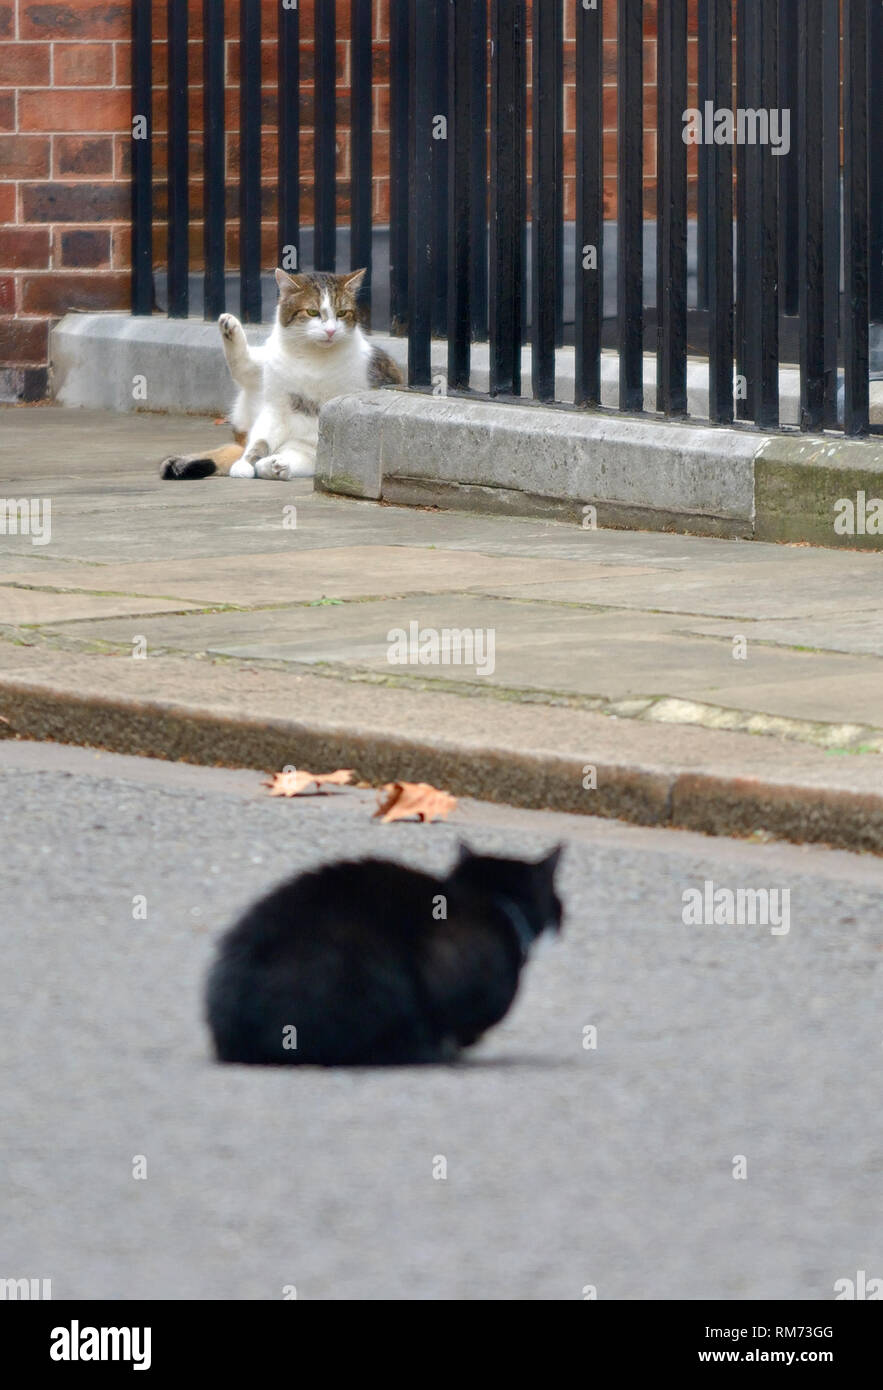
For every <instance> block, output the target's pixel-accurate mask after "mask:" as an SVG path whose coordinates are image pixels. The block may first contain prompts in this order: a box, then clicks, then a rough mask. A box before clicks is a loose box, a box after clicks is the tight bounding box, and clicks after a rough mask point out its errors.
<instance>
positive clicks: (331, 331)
mask: <svg viewBox="0 0 883 1390" xmlns="http://www.w3.org/2000/svg"><path fill="white" fill-rule="evenodd" d="M325 332H326V333H327V334H328V339H329V341H330V340H331V339H332V338H333V337H334V335H335V333H336V332H337V329H336V328H332V327H331V326H330V325H328V326H327V327H326V329H325Z"/></svg>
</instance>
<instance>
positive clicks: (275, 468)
mask: <svg viewBox="0 0 883 1390" xmlns="http://www.w3.org/2000/svg"><path fill="white" fill-rule="evenodd" d="M255 472H256V473H257V475H258V477H259V478H272V479H273V480H274V481H275V482H278V483H287V482H290V481H291V479H292V478H296V477H297V476H298V475H297V473H293V472H292V470H291V464H290V462H289V461H288V460H287V459H286V458H285V456H284V455H283V454H269V455H268V456H267V457H266V458H262V459H259V460H258V462H257V464H256V465H255Z"/></svg>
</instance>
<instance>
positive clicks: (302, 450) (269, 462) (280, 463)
mask: <svg viewBox="0 0 883 1390" xmlns="http://www.w3.org/2000/svg"><path fill="white" fill-rule="evenodd" d="M254 467H255V472H256V473H257V476H258V477H259V478H272V479H274V480H275V481H276V482H282V483H288V482H291V480H292V479H293V478H312V477H313V474H314V473H315V471H316V451H315V449H311V448H310V446H309V445H308V444H297V445H285V446H284V447H283V448H281V449H280V450H279V451H278V452H277V453H275V454H268V455H267V456H266V457H265V458H262V459H260V460H258V461H257V462H256V463H255V466H254Z"/></svg>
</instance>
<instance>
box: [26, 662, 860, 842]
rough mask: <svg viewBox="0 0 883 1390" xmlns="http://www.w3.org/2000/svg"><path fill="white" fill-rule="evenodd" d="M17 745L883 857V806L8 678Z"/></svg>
mask: <svg viewBox="0 0 883 1390" xmlns="http://www.w3.org/2000/svg"><path fill="white" fill-rule="evenodd" d="M0 714H2V716H3V718H4V719H5V720H7V721H8V723H6V724H3V725H0V729H2V732H3V734H4V735H5V736H6V737H16V736H17V737H20V738H25V739H33V740H38V741H48V740H52V741H55V742H59V743H70V744H75V745H79V746H81V747H100V748H105V749H108V750H109V751H111V752H116V753H127V754H133V755H136V756H142V757H153V758H161V759H165V760H169V761H179V762H190V763H196V764H202V765H209V766H219V765H220V766H227V767H246V768H266V769H268V770H270V769H277V768H279V767H282V766H283V765H285V764H286V763H291V762H295V763H299V764H300V765H302V766H307V767H309V766H313V767H316V766H318V767H353V768H355V769H356V771H357V774H358V777H359V780H363V781H367V782H370V783H372V784H374V785H378V786H379V785H382V784H383V783H385V782H389V781H393V780H407V781H415V782H431V783H433V784H434V785H437V786H441V787H444V788H445V789H447V790H449V791H451V792H452V793H453V794H454V795H457V796H461V797H474V798H476V799H478V800H484V801H495V802H503V803H506V804H509V805H514V806H522V807H526V808H531V809H550V810H556V811H565V812H570V813H573V814H581V815H596V816H601V817H604V818H606V819H616V820H622V821H628V822H631V823H633V824H638V825H648V826H658V827H663V826H665V827H668V828H674V829H689V830H697V831H702V832H704V833H706V834H713V835H737V836H745V835H749V834H751V833H753V832H756V831H758V830H763V831H765V832H766V833H767V834H768V835H771V836H773V837H775V838H778V839H784V840H791V841H793V842H795V843H825V844H829V845H832V846H835V847H837V848H842V849H847V850H862V851H867V852H871V853H874V854H883V795H880V796H876V795H869V794H867V793H853V792H850V791H845V790H842V789H832V788H825V787H818V786H811V785H783V784H780V783H772V782H765V781H762V780H761V779H755V778H738V777H733V776H729V775H715V774H713V773H697V772H692V771H685V770H681V769H678V768H658V767H657V768H654V767H648V766H638V765H634V764H632V763H627V762H608V763H606V764H598V765H597V768H596V771H597V788H596V789H595V790H593V791H592V792H591V795H590V796H587V794H586V792H585V791H584V790H583V766H582V761H581V760H580V759H577V758H571V757H560V756H557V755H555V754H554V753H542V752H539V753H519V752H516V751H515V750H511V749H506V748H493V747H488V746H482V745H470V744H469V743H467V742H462V743H454V742H452V741H445V740H443V739H430V738H427V739H420V740H416V739H410V738H406V737H401V736H396V735H395V734H391V733H388V732H386V731H378V730H372V729H358V728H343V727H340V726H333V725H326V726H323V725H321V724H318V723H312V724H307V723H298V722H297V721H288V720H280V719H269V720H266V719H264V720H262V719H255V718H249V717H248V716H238V717H235V718H232V717H229V716H226V715H223V714H220V713H217V712H215V711H212V710H206V709H199V708H190V707H187V706H182V705H175V704H173V703H170V702H161V701H149V702H148V701H145V702H141V701H134V700H126V699H122V698H120V697H106V696H104V697H98V696H83V695H78V694H76V693H73V692H69V691H57V690H50V689H47V688H45V687H42V686H40V685H35V684H30V683H27V682H20V681H3V680H2V679H0Z"/></svg>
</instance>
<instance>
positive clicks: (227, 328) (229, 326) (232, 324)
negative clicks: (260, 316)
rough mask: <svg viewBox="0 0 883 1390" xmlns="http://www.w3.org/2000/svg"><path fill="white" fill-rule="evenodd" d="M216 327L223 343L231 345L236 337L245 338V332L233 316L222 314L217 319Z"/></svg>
mask: <svg viewBox="0 0 883 1390" xmlns="http://www.w3.org/2000/svg"><path fill="white" fill-rule="evenodd" d="M218 327H219V328H220V330H221V337H222V338H223V339H224V342H225V343H233V342H235V341H236V339H237V338H238V337H242V338H244V337H245V330H244V328H243V327H242V324H241V323H240V322H239V320H238V318H237V317H236V315H235V314H222V315H221V317H220V318H219V319H218Z"/></svg>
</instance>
